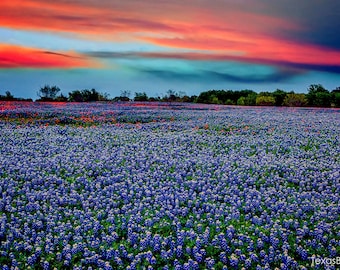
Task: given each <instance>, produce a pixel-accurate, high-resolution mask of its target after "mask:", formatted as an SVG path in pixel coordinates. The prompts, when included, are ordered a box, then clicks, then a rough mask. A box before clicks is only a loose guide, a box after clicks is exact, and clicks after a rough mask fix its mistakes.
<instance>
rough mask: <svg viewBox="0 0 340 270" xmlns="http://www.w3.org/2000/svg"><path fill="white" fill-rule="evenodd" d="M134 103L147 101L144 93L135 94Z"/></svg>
mask: <svg viewBox="0 0 340 270" xmlns="http://www.w3.org/2000/svg"><path fill="white" fill-rule="evenodd" d="M133 100H134V101H148V96H147V94H146V93H145V92H136V93H135V97H134V99H133Z"/></svg>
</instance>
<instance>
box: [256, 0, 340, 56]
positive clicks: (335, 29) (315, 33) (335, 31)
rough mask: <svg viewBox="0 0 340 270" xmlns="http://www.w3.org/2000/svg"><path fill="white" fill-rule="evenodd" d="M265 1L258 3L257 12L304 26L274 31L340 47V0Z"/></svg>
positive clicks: (288, 36) (321, 44)
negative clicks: (293, 29) (294, 29)
mask: <svg viewBox="0 0 340 270" xmlns="http://www.w3.org/2000/svg"><path fill="white" fill-rule="evenodd" d="M264 2H265V3H266V4H265V5H258V7H259V8H258V10H257V12H259V13H265V14H270V15H273V16H276V17H279V18H282V19H284V20H287V21H292V22H295V23H296V24H298V25H299V26H300V27H299V29H296V31H292V30H291V29H290V30H289V31H284V30H282V29H281V30H280V31H277V32H275V33H273V34H274V35H279V36H282V37H285V38H288V39H290V40H294V41H297V42H303V43H306V44H307V43H312V44H315V45H320V46H326V47H329V48H333V49H337V50H340V35H339V29H340V20H339V14H340V1H337V0H323V1H320V0H308V1H296V0H285V1H272V0H261V3H262V4H263V3H264ZM255 8H256V7H255ZM339 62H340V59H339Z"/></svg>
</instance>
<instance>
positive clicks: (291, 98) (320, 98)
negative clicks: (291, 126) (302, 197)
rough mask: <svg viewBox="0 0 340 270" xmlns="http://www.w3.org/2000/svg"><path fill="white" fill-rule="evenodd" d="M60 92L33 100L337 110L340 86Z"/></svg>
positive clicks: (44, 90)
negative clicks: (156, 92) (197, 91)
mask: <svg viewBox="0 0 340 270" xmlns="http://www.w3.org/2000/svg"><path fill="white" fill-rule="evenodd" d="M59 93H60V88H59V87H57V86H49V85H45V86H43V87H41V88H40V90H39V91H38V92H37V95H38V97H39V98H38V99H37V100H36V101H63V102H93V101H116V102H119V101H131V100H133V101H151V102H152V101H159V102H189V103H206V104H223V105H241V106H288V107H304V106H311V107H338V108H339V107H340V87H337V88H335V89H333V90H332V91H329V90H327V89H326V88H324V87H323V86H322V85H321V84H311V85H310V86H309V87H308V89H307V93H306V94H305V93H295V92H294V91H290V92H286V91H284V90H281V89H277V90H275V91H274V92H260V93H256V92H255V91H253V90H249V89H246V90H236V91H235V90H208V91H204V92H201V93H200V94H199V95H198V96H196V95H192V96H188V95H186V94H185V93H184V92H178V93H177V92H176V91H174V90H171V89H170V90H168V91H167V92H166V94H165V95H163V96H162V97H160V96H157V97H149V96H148V95H147V94H146V92H135V95H134V97H133V98H132V99H131V98H130V96H131V91H128V90H124V91H122V92H121V95H120V96H116V97H114V98H109V94H107V93H100V92H98V91H97V90H96V89H94V88H92V89H91V90H89V89H83V90H74V91H72V92H69V93H68V97H66V96H64V95H63V94H62V93H61V94H59ZM0 100H7V101H11V100H19V101H32V99H22V98H15V97H14V96H13V95H12V94H11V93H10V92H9V91H7V92H6V93H5V95H0Z"/></svg>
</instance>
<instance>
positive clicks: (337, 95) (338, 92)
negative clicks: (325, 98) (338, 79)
mask: <svg viewBox="0 0 340 270" xmlns="http://www.w3.org/2000/svg"><path fill="white" fill-rule="evenodd" d="M331 102H332V106H334V107H337V108H339V107H340V86H339V87H337V88H335V89H334V90H332V92H331Z"/></svg>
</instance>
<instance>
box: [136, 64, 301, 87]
mask: <svg viewBox="0 0 340 270" xmlns="http://www.w3.org/2000/svg"><path fill="white" fill-rule="evenodd" d="M133 69H134V70H135V71H138V72H139V73H142V74H144V75H148V76H151V77H154V78H158V79H162V80H167V81H169V80H171V81H177V82H200V81H201V82H202V81H204V82H205V83H206V82H216V81H218V82H221V81H222V82H234V83H256V84H265V83H272V82H284V81H288V80H290V79H292V78H293V77H295V76H296V75H297V74H296V73H294V72H292V71H289V70H276V71H273V73H270V74H257V75H256V74H255V75H247V74H244V75H241V74H239V75H236V74H234V73H230V72H224V71H218V70H217V69H218V68H216V70H217V71H216V70H204V71H203V70H199V69H198V70H193V71H191V72H185V73H184V72H181V71H174V70H167V69H160V68H151V67H137V66H135V67H133Z"/></svg>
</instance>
